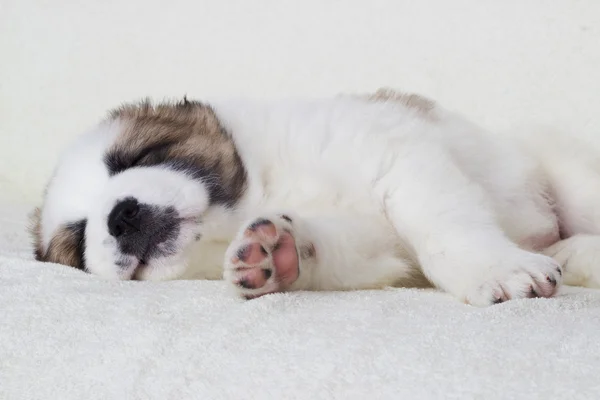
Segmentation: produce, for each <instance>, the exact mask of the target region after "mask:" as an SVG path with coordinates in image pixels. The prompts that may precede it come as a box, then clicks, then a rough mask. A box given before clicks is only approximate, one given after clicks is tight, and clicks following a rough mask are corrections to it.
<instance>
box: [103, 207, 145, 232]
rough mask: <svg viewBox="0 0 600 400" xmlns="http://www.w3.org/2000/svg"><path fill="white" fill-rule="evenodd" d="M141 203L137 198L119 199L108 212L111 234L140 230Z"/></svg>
mask: <svg viewBox="0 0 600 400" xmlns="http://www.w3.org/2000/svg"><path fill="white" fill-rule="evenodd" d="M140 220H141V218H140V205H139V203H138V201H137V200H136V199H133V198H127V199H125V200H121V201H119V202H118V203H117V204H116V205H115V206H114V207H113V209H112V211H111V212H110V214H108V233H110V234H111V236H114V237H119V236H121V235H124V234H127V233H131V232H138V231H139V230H140Z"/></svg>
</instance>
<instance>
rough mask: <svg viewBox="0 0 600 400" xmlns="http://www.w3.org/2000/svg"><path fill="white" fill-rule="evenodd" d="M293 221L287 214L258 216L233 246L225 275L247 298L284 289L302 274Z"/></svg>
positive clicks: (228, 257)
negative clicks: (266, 216)
mask: <svg viewBox="0 0 600 400" xmlns="http://www.w3.org/2000/svg"><path fill="white" fill-rule="evenodd" d="M294 236H295V235H294V227H293V222H292V219H291V218H290V217H288V216H287V215H277V216H274V217H268V218H262V217H261V218H257V219H255V220H253V221H252V222H250V223H249V224H248V225H246V226H245V227H244V228H243V229H242V230H241V231H240V233H239V234H238V236H237V238H236V239H235V240H234V241H233V242H232V243H231V245H230V246H229V248H228V250H227V252H226V256H225V269H224V278H225V280H227V281H228V282H230V283H232V284H233V285H234V287H235V289H236V291H237V292H238V293H239V294H240V295H241V296H242V297H244V298H246V299H252V298H256V297H259V296H263V295H265V294H269V293H274V292H281V291H284V290H286V289H287V288H289V287H290V286H291V285H292V284H293V283H294V282H295V281H296V280H297V279H298V276H299V274H300V257H299V255H298V249H297V247H296V239H295V237H294Z"/></svg>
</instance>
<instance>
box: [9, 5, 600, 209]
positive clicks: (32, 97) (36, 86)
mask: <svg viewBox="0 0 600 400" xmlns="http://www.w3.org/2000/svg"><path fill="white" fill-rule="evenodd" d="M380 86H392V87H396V88H401V89H404V90H409V91H416V92H419V93H423V94H425V95H428V96H430V97H433V98H435V99H436V100H438V101H440V102H441V103H443V104H444V105H445V106H447V107H449V108H451V109H454V110H458V111H461V112H463V113H464V114H466V115H467V116H469V117H470V118H471V119H473V120H475V121H476V122H478V123H480V124H482V125H484V126H486V127H488V128H491V129H498V130H502V129H506V128H507V127H509V126H511V125H513V124H515V123H528V124H541V123H543V124H548V125H551V126H561V127H566V128H567V129H570V130H572V131H573V132H582V133H586V134H591V135H600V115H599V113H600V1H598V0H502V1H501V0H496V1H490V0H452V1H447V0H420V1H408V0H368V1H358V0H354V1H350V0H345V1H341V0H340V1H334V0H329V1H327V0H303V1H284V0H262V1H259V0H256V1H250V0H231V1H225V0H221V1H217V0H213V1H191V0H187V1H186V0H169V1H154V0H134V1H114V0H105V1H79V0H78V1H67V0H62V1H61V0H0V191H2V193H3V195H4V196H5V197H6V196H8V197H10V198H12V199H17V200H24V201H27V202H32V201H37V200H38V198H39V196H40V193H41V192H42V190H43V186H44V183H45V180H46V179H47V178H48V176H49V175H50V173H51V171H52V168H53V165H54V163H55V161H56V157H57V155H58V152H59V150H60V149H61V148H63V146H64V145H65V144H66V143H67V142H68V141H69V140H70V139H71V138H72V137H73V136H74V135H76V134H78V133H79V132H81V131H82V130H84V129H86V128H88V127H89V126H91V125H93V124H94V123H95V122H97V121H98V119H99V118H101V117H103V116H104V115H105V112H106V111H107V110H108V109H109V108H112V107H114V106H116V105H118V104H119V103H121V102H124V101H131V100H135V99H137V98H139V97H142V96H148V95H149V96H152V97H155V98H163V97H172V96H177V97H181V96H182V95H183V94H185V93H187V94H188V96H189V97H196V98H202V97H213V96H227V95H234V96H238V95H248V96H261V97H266V96H268V97H274V96H288V95H298V94H303V95H310V96H318V95H333V94H337V93H339V92H353V91H371V90H374V89H376V88H378V87H380Z"/></svg>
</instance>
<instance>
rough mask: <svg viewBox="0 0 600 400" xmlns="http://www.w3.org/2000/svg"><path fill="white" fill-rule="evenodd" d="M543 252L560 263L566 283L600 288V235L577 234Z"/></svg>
mask: <svg viewBox="0 0 600 400" xmlns="http://www.w3.org/2000/svg"><path fill="white" fill-rule="evenodd" d="M543 253H544V254H545V255H547V256H550V257H552V258H554V259H555V260H556V261H557V262H559V263H560V265H561V266H562V268H563V273H564V282H565V284H567V285H572V286H584V287H589V288H600V235H575V236H572V237H570V238H568V239H565V240H561V241H559V242H557V243H555V244H553V245H552V246H550V247H548V248H547V249H545V250H544V251H543Z"/></svg>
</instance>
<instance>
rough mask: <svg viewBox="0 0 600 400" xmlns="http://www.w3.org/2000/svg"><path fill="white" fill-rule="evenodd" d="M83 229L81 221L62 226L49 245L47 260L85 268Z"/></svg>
mask: <svg viewBox="0 0 600 400" xmlns="http://www.w3.org/2000/svg"><path fill="white" fill-rule="evenodd" d="M83 229H85V225H83V226H82V225H81V224H80V223H76V224H70V225H65V226H62V227H60V228H59V230H58V231H57V232H56V233H55V234H54V236H53V237H52V240H51V241H50V244H49V245H48V250H46V255H45V257H44V258H45V261H50V262H54V263H58V264H63V265H68V266H71V267H75V268H78V269H83V268H84V259H83V246H84V242H83V241H84V232H83Z"/></svg>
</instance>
